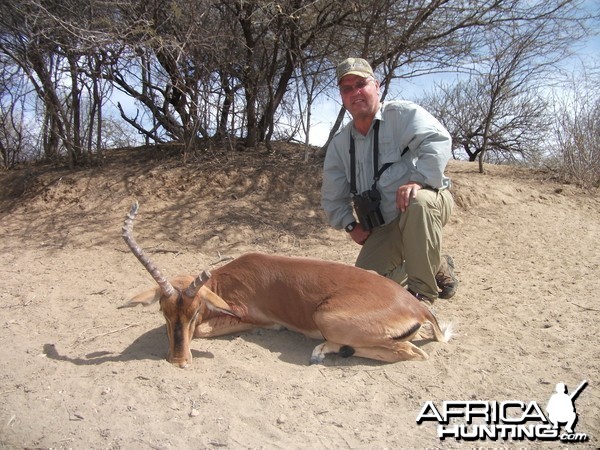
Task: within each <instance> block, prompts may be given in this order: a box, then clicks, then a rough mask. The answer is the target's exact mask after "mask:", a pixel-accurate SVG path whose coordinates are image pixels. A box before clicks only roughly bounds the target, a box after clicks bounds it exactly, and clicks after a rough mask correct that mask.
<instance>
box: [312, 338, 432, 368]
mask: <svg viewBox="0 0 600 450" xmlns="http://www.w3.org/2000/svg"><path fill="white" fill-rule="evenodd" d="M331 353H337V354H338V355H339V356H342V357H344V358H347V357H349V356H359V357H361V358H369V359H375V360H377V361H384V362H389V363H394V362H398V361H423V360H426V359H428V358H429V355H427V353H425V352H424V351H423V350H421V349H420V348H419V347H417V346H416V345H414V344H413V343H411V342H409V341H400V342H392V343H391V344H390V345H389V347H351V346H349V345H340V344H335V343H332V342H329V341H325V342H323V343H322V344H319V345H317V346H316V347H315V349H314V350H313V352H312V356H311V357H310V364H320V363H322V362H323V360H324V359H325V355H327V354H331Z"/></svg>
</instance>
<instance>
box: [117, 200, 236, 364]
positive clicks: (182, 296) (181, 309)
mask: <svg viewBox="0 0 600 450" xmlns="http://www.w3.org/2000/svg"><path fill="white" fill-rule="evenodd" d="M137 211H138V203H137V201H136V202H135V203H134V204H133V205H132V206H131V209H130V210H129V213H128V214H127V217H126V218H125V224H124V225H123V239H124V240H125V242H126V243H127V245H128V246H129V248H130V249H131V251H132V253H133V254H134V255H135V256H136V257H137V259H138V260H139V261H140V262H141V263H142V265H143V266H144V267H145V268H146V270H147V271H148V272H149V273H150V275H152V278H154V280H155V281H156V283H157V284H158V286H157V287H155V288H153V289H149V290H147V291H145V292H142V293H140V294H138V295H136V296H135V297H134V298H133V299H131V301H129V302H128V303H126V304H125V305H123V306H122V307H130V306H137V305H140V304H141V305H144V306H148V305H151V304H153V303H155V302H156V301H158V302H159V304H160V310H161V311H162V313H163V316H164V317H165V320H166V322H167V335H168V337H169V353H168V354H167V360H168V361H169V362H170V363H171V364H174V365H177V366H179V367H181V368H183V367H186V366H187V365H188V364H189V363H191V362H192V352H191V350H190V342H191V341H192V339H193V337H194V330H195V328H196V324H197V323H199V322H200V321H201V320H202V313H201V311H202V310H203V309H204V308H206V307H210V308H211V309H218V310H219V311H221V312H224V313H227V314H231V311H230V310H229V306H228V305H227V304H226V303H225V302H224V301H223V300H222V299H221V298H220V297H218V296H217V295H216V294H214V293H213V292H212V291H210V289H208V288H207V287H206V286H204V284H205V283H206V282H207V281H208V280H209V279H210V276H211V275H210V272H208V271H207V270H205V271H203V272H202V273H201V274H200V275H198V276H197V277H195V278H194V277H193V276H179V277H175V278H173V279H171V280H170V281H169V280H167V279H166V278H165V277H164V276H163V275H162V273H161V272H160V270H159V269H158V268H157V267H156V266H155V265H154V264H153V263H152V261H150V259H149V258H148V256H147V255H146V254H145V253H144V252H143V250H142V249H141V247H140V246H139V245H138V244H137V242H136V241H135V239H134V238H133V235H132V233H133V220H134V219H135V216H136V215H137ZM207 299H208V300H209V301H208V302H207V301H206V300H207Z"/></svg>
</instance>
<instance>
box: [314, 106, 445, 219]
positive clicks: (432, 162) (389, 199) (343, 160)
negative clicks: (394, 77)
mask: <svg viewBox="0 0 600 450" xmlns="http://www.w3.org/2000/svg"><path fill="white" fill-rule="evenodd" d="M375 120H380V121H381V122H380V126H379V167H381V166H383V165H384V164H386V163H392V165H391V166H390V167H388V168H387V169H386V170H385V172H383V174H382V175H381V178H380V179H379V181H378V183H377V188H378V190H379V192H380V193H381V212H382V214H383V218H384V220H385V222H386V223H389V222H391V221H392V220H393V219H394V218H396V216H397V215H398V214H399V210H398V208H397V207H396V191H397V189H398V188H399V187H400V186H402V185H404V184H407V183H409V182H417V183H420V184H421V185H423V186H428V187H432V188H435V189H446V188H448V187H449V186H450V179H449V178H447V177H446V176H444V169H445V168H446V164H447V163H448V160H449V159H450V156H451V138H450V134H449V133H448V131H446V129H445V128H444V127H443V125H442V124H441V123H440V122H439V121H438V120H437V119H436V118H435V117H433V116H432V115H431V114H430V113H428V112H427V111H426V110H425V109H424V108H422V107H421V106H419V105H417V104H415V103H413V102H409V101H402V100H397V101H389V102H384V103H383V104H382V106H381V108H380V109H379V111H378V112H377V114H376V115H375ZM375 120H374V121H373V123H375ZM351 133H352V136H353V137H354V142H355V154H356V189H357V191H358V193H361V192H364V191H366V190H369V189H370V188H371V186H372V185H373V176H374V173H373V134H374V131H373V124H372V125H371V128H370V130H369V132H368V134H367V135H366V136H363V135H362V134H361V133H359V132H358V131H357V130H356V129H355V128H354V124H353V122H350V123H348V124H347V125H346V126H344V128H342V129H341V130H340V132H339V133H338V134H336V135H335V137H334V138H333V140H332V141H331V143H330V144H329V147H328V148H327V155H326V156H325V163H324V166H323V185H322V188H321V205H322V207H323V209H324V210H325V213H326V214H327V217H328V219H329V223H330V225H331V226H332V227H334V228H337V229H340V228H343V227H345V226H346V225H348V224H349V223H351V222H353V221H354V220H355V218H354V214H353V210H352V198H351V197H352V196H351V193H350V152H349V150H350V134H351ZM406 147H408V149H409V151H407V152H406V153H405V155H404V156H402V157H401V154H402V151H403V150H404V149H405V148H406Z"/></svg>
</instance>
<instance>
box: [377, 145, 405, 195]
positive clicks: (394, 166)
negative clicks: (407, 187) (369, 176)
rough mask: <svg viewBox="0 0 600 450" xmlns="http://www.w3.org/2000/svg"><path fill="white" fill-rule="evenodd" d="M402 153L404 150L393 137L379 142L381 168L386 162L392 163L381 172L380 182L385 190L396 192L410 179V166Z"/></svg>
mask: <svg viewBox="0 0 600 450" xmlns="http://www.w3.org/2000/svg"><path fill="white" fill-rule="evenodd" d="M401 154H402V151H401V150H400V149H399V148H398V145H394V143H393V142H392V140H391V139H390V140H388V139H382V140H381V142H380V143H379V168H380V169H381V168H382V167H383V165H384V164H390V166H389V167H388V168H387V169H385V171H384V172H383V173H382V174H381V177H380V178H379V182H378V184H379V186H380V187H381V188H382V189H383V190H384V191H388V192H391V191H393V192H394V193H395V191H396V189H397V188H398V187H399V186H400V185H401V184H403V183H404V182H405V181H406V180H408V172H409V170H408V166H407V164H405V163H404V161H403V158H402V156H401ZM405 156H406V157H408V155H405Z"/></svg>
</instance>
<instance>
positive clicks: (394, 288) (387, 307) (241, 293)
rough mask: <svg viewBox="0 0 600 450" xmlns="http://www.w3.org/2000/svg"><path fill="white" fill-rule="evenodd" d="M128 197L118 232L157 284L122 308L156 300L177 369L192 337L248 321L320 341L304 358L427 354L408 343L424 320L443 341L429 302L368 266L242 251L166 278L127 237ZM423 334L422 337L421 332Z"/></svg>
mask: <svg viewBox="0 0 600 450" xmlns="http://www.w3.org/2000/svg"><path fill="white" fill-rule="evenodd" d="M136 213H137V203H135V204H134V205H133V206H132V208H131V211H130V213H129V214H128V216H127V218H126V220H125V226H124V227H123V230H124V231H123V237H124V239H125V240H126V242H127V243H128V245H129V247H130V248H131V250H132V252H133V253H134V254H135V255H136V256H137V257H138V259H139V260H140V261H141V262H142V264H143V265H144V267H146V269H147V270H148V271H149V272H150V273H151V274H152V276H153V277H154V279H155V280H156V281H157V284H158V286H156V287H154V288H153V289H149V290H147V291H145V292H143V293H141V294H139V295H137V296H136V297H134V298H133V299H132V300H131V301H130V302H129V303H127V304H126V305H124V306H135V305H138V304H143V305H149V304H152V303H154V302H155V301H159V303H160V309H161V311H162V313H163V315H164V317H165V320H166V323H167V333H168V337H169V353H168V356H167V359H168V360H169V361H170V362H171V363H173V364H176V365H178V366H180V367H185V366H186V365H187V364H189V363H190V362H191V358H192V356H191V351H190V342H191V340H192V339H193V338H194V337H213V336H221V335H225V334H230V333H235V332H239V331H244V330H248V329H251V328H253V327H268V328H282V327H283V328H287V329H290V330H294V331H297V332H300V333H303V334H304V335H306V336H308V337H311V338H314V339H323V340H324V342H323V343H321V344H319V345H317V347H316V348H315V349H314V351H313V353H312V357H311V360H310V361H311V363H319V362H321V361H322V360H323V358H324V357H325V354H327V353H339V354H341V355H342V356H351V355H356V356H361V357H366V358H372V359H377V360H382V361H386V362H396V361H401V360H410V359H426V358H427V354H426V353H425V352H424V351H423V350H422V349H420V348H419V347H417V346H415V345H414V344H412V343H411V342H410V341H411V340H412V339H414V338H415V337H417V336H419V332H420V331H421V327H422V325H423V324H424V323H425V322H429V323H431V330H432V331H433V333H432V334H433V336H432V337H433V339H435V340H437V341H442V342H446V341H447V340H448V339H449V338H450V334H451V331H450V329H449V327H445V328H440V325H439V324H438V321H437V320H436V318H435V316H433V314H432V313H431V311H430V310H429V308H428V307H427V306H426V305H424V304H422V303H421V302H419V301H418V300H416V299H415V298H414V297H413V296H412V295H411V294H410V293H409V292H408V291H407V290H406V289H404V288H403V287H402V286H400V285H398V284H397V283H395V282H394V281H391V280H389V279H387V278H385V277H382V276H380V275H377V274H375V273H373V272H370V271H366V270H363V269H359V268H356V267H354V266H348V265H345V264H340V263H335V262H327V261H322V260H317V259H309V258H291V257H285V256H276V255H265V254H259V253H248V254H245V255H242V256H240V257H239V258H237V259H235V260H233V261H232V262H230V263H228V264H226V265H224V266H222V267H220V268H218V269H215V270H214V271H213V272H212V273H208V272H207V271H204V272H202V273H201V274H200V275H199V276H198V277H196V278H194V277H193V276H179V277H175V278H173V279H171V280H166V279H165V278H164V277H163V275H162V274H161V273H160V271H159V270H158V269H157V268H156V267H155V266H154V265H153V264H152V262H150V260H149V259H148V258H147V256H146V255H145V254H144V253H143V251H142V250H141V248H140V247H139V246H138V245H137V243H136V242H135V240H134V239H133V237H132V227H133V219H134V218H135V215H136ZM421 337H422V336H421Z"/></svg>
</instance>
